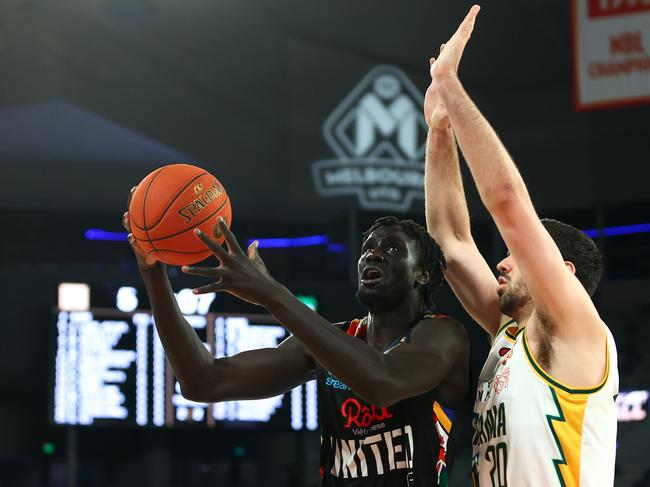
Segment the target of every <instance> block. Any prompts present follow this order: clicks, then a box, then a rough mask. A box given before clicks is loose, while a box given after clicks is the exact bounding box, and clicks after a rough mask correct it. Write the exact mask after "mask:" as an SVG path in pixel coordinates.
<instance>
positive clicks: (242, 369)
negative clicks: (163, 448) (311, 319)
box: [203, 336, 315, 402]
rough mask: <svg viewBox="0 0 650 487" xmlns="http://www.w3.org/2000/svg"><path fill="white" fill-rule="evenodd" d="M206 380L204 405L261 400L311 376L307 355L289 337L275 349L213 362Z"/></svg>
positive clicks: (247, 353)
mask: <svg viewBox="0 0 650 487" xmlns="http://www.w3.org/2000/svg"><path fill="white" fill-rule="evenodd" d="M209 376H210V377H209V378H208V380H207V382H208V384H209V387H208V388H207V390H206V391H205V394H206V395H207V396H208V397H206V398H205V399H203V400H205V401H207V402H219V401H225V400H233V399H263V398H266V397H272V396H276V395H279V394H283V393H285V392H288V391H290V390H291V389H293V388H294V387H296V386H298V385H300V384H302V383H304V382H307V381H308V380H311V379H313V378H314V377H315V364H314V361H313V359H312V357H311V355H310V354H309V353H308V352H307V350H306V349H305V347H304V346H303V345H302V343H300V341H298V340H297V339H296V338H295V337H293V336H291V337H289V338H287V339H286V340H285V341H283V342H282V343H281V344H280V345H278V347H276V348H262V349H258V350H250V351H246V352H241V353H238V354H236V355H233V356H231V357H223V358H219V359H215V360H214V362H213V364H212V367H211V370H210V372H209Z"/></svg>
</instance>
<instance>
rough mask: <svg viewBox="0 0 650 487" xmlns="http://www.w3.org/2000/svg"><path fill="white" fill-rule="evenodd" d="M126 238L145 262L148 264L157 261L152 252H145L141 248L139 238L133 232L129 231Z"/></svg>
mask: <svg viewBox="0 0 650 487" xmlns="http://www.w3.org/2000/svg"><path fill="white" fill-rule="evenodd" d="M126 239H127V240H128V241H129V245H131V248H132V249H133V252H135V254H136V256H137V257H138V258H139V259H141V260H142V261H143V262H144V263H145V264H147V265H153V264H155V263H156V260H157V259H156V258H155V257H154V256H153V255H151V254H150V253H147V252H145V251H144V250H142V249H141V248H140V246H139V245H138V242H137V240H136V239H135V237H134V236H133V234H132V233H129V234H128V235H127V236H126Z"/></svg>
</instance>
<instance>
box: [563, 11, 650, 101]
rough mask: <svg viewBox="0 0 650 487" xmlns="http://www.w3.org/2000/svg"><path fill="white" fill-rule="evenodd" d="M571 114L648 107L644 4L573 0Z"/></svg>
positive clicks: (649, 24)
mask: <svg viewBox="0 0 650 487" xmlns="http://www.w3.org/2000/svg"><path fill="white" fill-rule="evenodd" d="M573 29H574V36H573V40H574V46H573V48H574V85H575V90H574V92H575V93H574V95H575V96H574V100H575V107H576V109H577V110H591V109H598V108H608V107H616V106H624V105H634V104H641V103H650V0H573Z"/></svg>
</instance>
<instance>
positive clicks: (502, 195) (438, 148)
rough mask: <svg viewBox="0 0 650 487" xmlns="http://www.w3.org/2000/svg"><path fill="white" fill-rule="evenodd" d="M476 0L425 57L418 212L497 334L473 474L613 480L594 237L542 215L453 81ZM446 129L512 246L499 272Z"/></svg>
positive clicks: (519, 479) (508, 481) (611, 372)
mask: <svg viewBox="0 0 650 487" xmlns="http://www.w3.org/2000/svg"><path fill="white" fill-rule="evenodd" d="M478 10H479V7H478V6H474V7H472V9H471V10H470V12H469V14H468V15H467V17H466V18H465V20H464V21H463V22H462V24H461V25H460V27H459V28H458V30H457V31H456V33H455V34H454V35H453V36H452V37H451V39H450V40H449V41H448V42H447V43H446V45H443V46H442V47H441V52H440V55H439V57H438V59H437V60H436V59H433V58H432V59H431V70H430V72H431V79H432V82H431V86H430V87H429V89H428V91H427V95H426V98H425V117H426V119H427V123H428V124H429V139H428V147H427V162H426V176H425V186H426V214H427V226H428V229H429V232H430V233H431V234H432V236H433V237H434V238H435V239H436V240H437V241H438V242H439V243H440V244H441V247H442V248H443V250H444V252H445V256H446V258H447V270H446V272H445V276H446V278H447V280H448V281H449V283H450V285H451V287H452V288H453V290H454V292H455V293H456V296H457V297H458V298H459V300H460V301H461V302H462V304H463V306H464V307H465V309H466V310H467V311H468V312H469V314H470V315H471V316H472V317H473V318H474V319H475V320H476V321H477V322H478V323H479V324H480V325H481V326H482V327H483V328H484V329H485V330H486V331H487V332H488V333H489V334H490V335H492V337H493V341H492V348H491V350H490V353H489V356H488V358H487V361H486V363H485V365H484V367H483V370H482V372H481V376H480V379H479V384H478V390H477V397H476V402H475V406H474V415H473V420H472V422H473V427H474V434H473V439H472V442H473V460H472V464H473V465H472V467H473V472H472V477H473V480H474V485H480V486H481V487H485V486H490V487H492V486H506V485H509V486H516V487H524V486H534V487H541V486H543V487H547V486H596V485H597V486H605V485H612V484H613V480H614V460H615V453H616V446H615V444H616V414H615V409H614V396H615V395H616V394H617V392H618V372H617V359H616V348H615V344H614V340H613V338H612V335H611V333H610V332H609V330H608V328H607V326H606V325H605V323H603V321H602V320H601V319H600V317H599V315H598V312H597V311H596V308H595V307H594V305H593V303H592V301H591V298H590V295H591V294H592V293H593V292H594V290H595V289H596V286H597V285H598V281H599V279H600V274H601V257H600V253H599V252H598V249H597V248H596V246H595V245H594V243H593V241H592V240H591V239H590V238H588V237H587V236H586V235H584V234H583V233H582V232H580V231H579V230H577V229H575V228H573V227H571V226H569V225H565V224H563V223H560V222H557V221H555V220H542V221H540V219H539V218H538V216H537V214H536V212H535V209H534V207H533V204H532V202H531V199H530V196H529V194H528V191H527V189H526V186H525V184H524V181H523V180H522V178H521V176H520V174H519V172H518V171H517V168H516V166H515V164H514V163H513V161H512V159H511V158H510V156H509V154H508V152H507V151H506V149H505V148H504V146H503V145H502V143H501V141H500V140H499V138H498V136H497V135H496V133H495V132H494V130H493V129H492V127H491V126H490V125H489V123H488V122H487V121H486V120H485V118H484V117H483V115H481V113H480V112H479V110H478V109H477V107H476V106H475V105H474V103H473V102H472V100H471V99H470V98H469V96H468V95H467V93H466V92H465V90H464V89H463V86H462V85H461V83H460V81H459V78H458V74H457V70H458V64H459V62H460V58H461V56H462V53H463V50H464V48H465V45H466V43H467V41H468V40H469V38H470V35H471V33H472V30H473V28H474V21H475V18H476V15H477V14H478ZM454 134H455V137H456V139H457V141H458V145H459V146H460V148H461V150H462V152H463V154H464V156H465V159H466V161H467V164H468V166H469V169H470V172H471V173H472V176H473V179H474V181H475V183H476V186H477V188H478V191H479V194H480V196H481V200H482V201H483V203H484V205H485V206H486V208H487V209H488V211H489V212H490V215H491V216H492V218H493V219H494V222H495V223H496V225H497V228H498V230H499V232H500V234H501V236H502V237H503V240H504V241H505V243H506V245H507V247H508V249H509V253H508V255H507V257H506V258H505V259H503V260H502V261H501V262H500V263H499V264H498V265H497V270H498V278H495V276H494V274H493V273H492V271H491V270H490V268H489V267H488V265H487V264H486V262H485V260H484V259H483V257H482V256H481V254H480V253H479V251H478V249H477V248H476V245H475V243H474V240H473V238H472V235H471V232H470V223H469V215H468V211H467V205H466V202H465V195H464V191H463V186H462V180H461V176H460V172H459V162H458V153H457V149H456V142H455V140H454Z"/></svg>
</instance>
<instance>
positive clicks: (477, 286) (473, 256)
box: [442, 237, 504, 336]
mask: <svg viewBox="0 0 650 487" xmlns="http://www.w3.org/2000/svg"><path fill="white" fill-rule="evenodd" d="M442 250H443V252H444V254H445V259H446V261H447V269H446V270H445V279H446V280H447V282H448V283H449V285H450V286H451V288H452V290H453V291H454V294H455V295H456V297H457V298H458V300H459V301H460V303H461V304H462V305H463V307H464V308H465V310H466V311H467V313H468V314H469V315H470V316H471V317H472V318H473V319H474V320H475V321H476V322H477V323H478V324H479V325H481V327H482V328H483V329H484V330H485V331H487V332H488V333H489V334H490V335H492V336H494V334H495V333H496V331H497V330H498V329H499V326H501V324H502V323H503V321H504V316H503V314H502V313H501V311H500V309H499V298H498V296H497V292H496V289H497V280H496V277H495V275H494V273H493V272H492V270H491V269H490V267H489V266H488V264H487V262H486V261H485V259H484V258H483V256H482V255H481V253H480V252H479V250H478V248H477V247H476V244H475V243H474V240H473V239H471V237H470V239H469V240H454V241H452V242H447V243H446V244H445V247H444V248H443V249H442Z"/></svg>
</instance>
